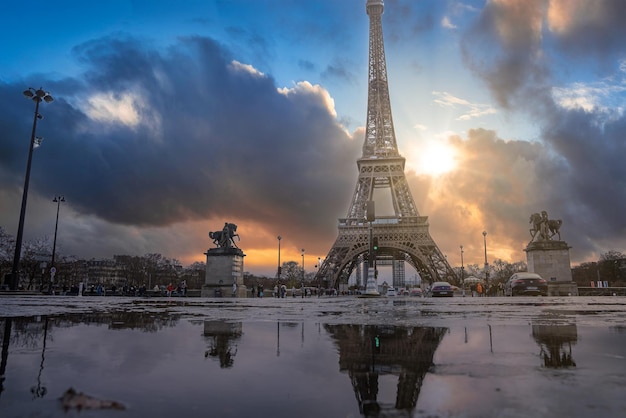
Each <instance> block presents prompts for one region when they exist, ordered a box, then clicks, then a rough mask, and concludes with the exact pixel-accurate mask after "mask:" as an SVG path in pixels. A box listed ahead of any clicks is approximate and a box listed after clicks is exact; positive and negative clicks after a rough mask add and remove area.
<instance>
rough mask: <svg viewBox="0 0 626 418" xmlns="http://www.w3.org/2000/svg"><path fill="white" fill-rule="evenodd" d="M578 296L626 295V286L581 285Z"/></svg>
mask: <svg viewBox="0 0 626 418" xmlns="http://www.w3.org/2000/svg"><path fill="white" fill-rule="evenodd" d="M578 296H626V287H581V286H578Z"/></svg>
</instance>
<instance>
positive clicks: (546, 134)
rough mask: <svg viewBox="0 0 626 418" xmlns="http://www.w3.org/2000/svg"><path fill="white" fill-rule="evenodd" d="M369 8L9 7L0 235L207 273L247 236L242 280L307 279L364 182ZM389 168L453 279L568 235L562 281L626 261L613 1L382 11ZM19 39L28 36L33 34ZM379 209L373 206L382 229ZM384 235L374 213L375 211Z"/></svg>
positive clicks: (238, 1)
mask: <svg viewBox="0 0 626 418" xmlns="http://www.w3.org/2000/svg"><path fill="white" fill-rule="evenodd" d="M365 3H366V0H341V1H338V0H316V1H296V0H292V1H287V0H203V1H190V0H189V1H188V0H180V1H177V2H172V1H166V0H150V1H143V0H136V1H130V0H111V1H104V2H85V1H74V0H61V1H56V2H49V1H43V0H34V1H31V2H28V3H24V2H18V1H14V0H9V1H8V2H5V3H4V7H3V12H2V14H0V50H1V51H2V54H0V227H2V228H3V229H4V230H5V232H6V233H8V234H11V235H14V236H15V235H16V234H17V226H18V221H19V212H20V205H21V199H22V190H23V186H24V176H25V169H26V161H27V156H28V149H29V141H30V136H31V129H32V125H33V116H34V113H33V112H34V103H33V102H32V101H30V100H25V98H24V96H23V95H22V92H23V91H24V90H25V89H27V88H28V87H33V88H35V89H37V88H39V87H42V88H43V89H44V90H45V91H48V92H49V93H50V94H51V95H52V96H53V97H54V101H53V102H52V103H49V104H48V103H42V104H41V107H40V109H39V113H40V114H41V115H42V116H43V119H41V120H38V122H37V130H36V133H37V136H40V137H42V138H44V139H43V142H42V144H41V146H39V147H38V148H36V149H35V150H34V154H33V161H32V170H31V177H30V189H29V194H28V206H27V211H26V218H25V227H24V241H29V240H31V241H32V240H35V239H38V238H41V237H48V238H49V239H51V237H52V236H53V234H54V227H55V217H56V209H57V204H56V203H53V202H52V199H53V197H54V196H56V195H63V196H64V197H65V202H64V203H62V204H61V206H60V208H59V209H60V211H59V224H58V235H57V250H58V251H59V253H60V254H62V255H74V256H77V257H79V258H86V259H90V258H112V257H113V255H117V254H127V255H144V254H147V253H160V254H162V255H164V256H166V257H169V258H176V259H178V260H180V261H181V263H182V264H183V265H189V264H191V263H193V262H195V261H206V257H205V256H204V255H203V253H204V252H206V251H207V249H209V248H212V247H213V246H214V245H213V244H212V240H211V239H210V238H209V237H208V233H209V231H216V230H220V229H221V228H222V226H223V225H224V222H230V223H235V224H237V225H238V231H237V232H238V233H239V235H240V240H239V241H237V245H239V247H240V248H242V249H243V251H244V253H245V254H246V257H245V261H244V269H245V270H246V271H249V272H252V273H255V274H262V275H268V276H272V275H275V273H276V266H277V263H278V260H277V258H278V239H277V236H279V235H280V236H281V237H282V240H281V242H280V248H281V253H280V258H281V263H282V262H284V261H291V260H293V261H296V262H298V263H301V260H302V256H301V251H302V249H305V269H306V270H308V271H310V270H312V269H314V266H315V265H316V264H317V263H318V259H324V257H325V256H326V255H327V254H328V251H329V250H330V248H331V247H332V245H333V243H334V240H335V239H336V237H337V233H338V232H337V220H338V218H341V217H345V216H346V214H347V212H348V209H349V207H348V206H349V204H350V201H351V197H352V194H353V192H354V188H355V186H356V181H357V175H358V171H357V165H356V161H357V159H358V158H359V157H360V156H361V153H362V146H363V140H364V124H365V119H366V110H367V109H366V107H367V70H368V69H367V66H368V56H367V54H368V50H367V49H368V37H369V32H368V31H369V20H368V16H367V14H366V12H365ZM384 4H385V8H384V14H383V33H384V41H385V53H386V62H387V73H388V78H389V91H390V97H391V108H392V114H393V120H394V126H395V132H396V139H397V143H398V149H399V152H400V154H401V155H402V156H404V157H405V158H406V178H407V181H408V183H409V186H410V188H411V192H412V194H413V198H414V200H415V203H416V205H417V209H418V211H419V213H420V215H422V216H428V219H429V223H430V234H431V236H432V238H433V240H434V241H435V242H436V243H437V245H438V247H439V248H440V250H441V251H442V252H443V253H444V254H445V255H446V256H447V258H448V261H449V262H450V264H451V265H452V266H460V264H461V250H460V246H461V245H463V258H464V263H465V264H466V265H467V264H482V263H483V261H484V245H485V242H484V240H483V235H482V232H483V231H486V232H487V236H486V244H487V245H486V246H487V253H488V259H489V262H492V261H493V260H495V259H498V258H499V259H502V260H504V261H510V262H517V261H525V260H526V255H525V253H524V248H525V247H526V245H527V244H528V242H529V241H530V238H531V237H530V232H529V229H530V225H529V217H530V215H531V214H532V213H535V212H540V211H543V210H546V211H547V212H548V214H549V217H550V218H551V219H561V220H562V221H563V226H562V227H561V236H562V239H563V240H564V241H566V242H567V243H568V245H570V246H571V250H570V256H571V261H572V264H573V265H575V264H577V263H581V262H585V261H596V260H597V259H598V258H599V257H600V255H601V254H603V253H605V252H607V251H611V250H615V251H622V252H624V251H626V217H624V216H623V212H622V210H623V208H624V207H625V206H626V187H625V186H626V185H625V179H626V164H624V158H625V156H626V149H625V148H626V115H625V114H624V106H625V103H626V50H625V49H624V47H623V45H624V43H625V41H626V26H625V25H623V22H624V21H626V2H624V1H622V0H596V1H586V0H487V1H485V0H467V1H457V0H385V2H384ZM29 19H32V20H30V21H29ZM378 207H379V205H378V204H377V209H378ZM381 215H384V214H382V213H381Z"/></svg>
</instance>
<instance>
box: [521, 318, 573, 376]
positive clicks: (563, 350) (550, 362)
mask: <svg viewBox="0 0 626 418" xmlns="http://www.w3.org/2000/svg"><path fill="white" fill-rule="evenodd" d="M532 328H533V338H534V339H535V341H537V344H539V347H540V348H541V353H540V357H541V358H542V359H543V365H544V366H545V367H548V368H551V369H561V368H565V367H576V362H575V361H574V359H573V357H572V343H574V344H576V342H577V341H578V331H577V329H576V324H566V325H554V324H533V325H532ZM566 344H567V347H565V345H566Z"/></svg>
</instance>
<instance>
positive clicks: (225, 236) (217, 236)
mask: <svg viewBox="0 0 626 418" xmlns="http://www.w3.org/2000/svg"><path fill="white" fill-rule="evenodd" d="M209 237H210V238H211V239H213V244H215V245H217V246H218V247H220V248H232V247H234V248H238V247H237V244H235V237H237V238H239V235H238V234H237V225H235V224H230V223H228V222H225V223H224V228H222V230H221V231H214V232H209Z"/></svg>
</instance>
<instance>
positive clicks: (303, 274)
mask: <svg viewBox="0 0 626 418" xmlns="http://www.w3.org/2000/svg"><path fill="white" fill-rule="evenodd" d="M302 297H303V298H304V248H303V249H302Z"/></svg>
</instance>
